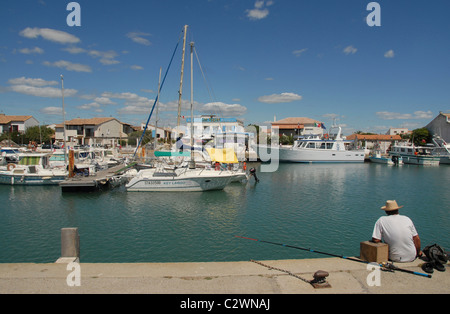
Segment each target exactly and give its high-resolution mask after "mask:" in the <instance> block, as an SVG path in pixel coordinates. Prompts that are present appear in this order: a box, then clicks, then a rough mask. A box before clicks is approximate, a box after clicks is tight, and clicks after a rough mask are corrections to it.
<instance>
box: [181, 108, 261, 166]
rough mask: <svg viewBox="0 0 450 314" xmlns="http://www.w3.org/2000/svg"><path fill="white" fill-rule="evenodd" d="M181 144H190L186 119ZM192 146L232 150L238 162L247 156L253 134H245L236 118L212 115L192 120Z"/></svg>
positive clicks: (243, 128)
mask: <svg viewBox="0 0 450 314" xmlns="http://www.w3.org/2000/svg"><path fill="white" fill-rule="evenodd" d="M186 122H187V126H186V130H185V133H184V132H183V135H184V137H183V142H184V143H185V144H187V145H189V143H190V134H191V119H190V118H187V119H186ZM193 128H194V133H193V134H194V145H197V146H200V145H202V146H205V145H209V146H212V147H215V148H233V149H234V151H235V152H236V154H237V157H238V159H239V160H244V159H245V158H246V155H249V154H250V153H251V152H250V147H251V144H252V143H253V141H254V136H255V134H254V133H250V132H247V131H246V130H245V127H244V122H243V121H241V120H238V119H236V118H217V117H216V116H214V115H209V116H201V117H200V118H194V123H193Z"/></svg>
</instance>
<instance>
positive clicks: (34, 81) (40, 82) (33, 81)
mask: <svg viewBox="0 0 450 314" xmlns="http://www.w3.org/2000/svg"><path fill="white" fill-rule="evenodd" d="M8 83H9V84H11V85H30V86H35V87H42V86H49V85H58V82H57V81H46V80H44V79H41V78H26V77H24V76H22V77H18V78H13V79H10V80H8Z"/></svg>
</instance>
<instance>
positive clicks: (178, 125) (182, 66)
mask: <svg viewBox="0 0 450 314" xmlns="http://www.w3.org/2000/svg"><path fill="white" fill-rule="evenodd" d="M187 28H188V26H187V25H184V39H183V55H182V57H181V79H180V90H179V91H178V116H177V133H178V128H179V127H180V117H181V95H182V94H183V76H184V54H185V52H186V33H187Z"/></svg>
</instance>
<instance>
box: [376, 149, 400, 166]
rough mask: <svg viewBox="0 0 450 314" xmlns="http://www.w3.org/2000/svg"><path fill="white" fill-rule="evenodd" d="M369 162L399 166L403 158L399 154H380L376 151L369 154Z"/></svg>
mask: <svg viewBox="0 0 450 314" xmlns="http://www.w3.org/2000/svg"><path fill="white" fill-rule="evenodd" d="M369 160H370V162H373V163H377V164H387V165H389V166H401V165H403V158H402V157H401V156H388V155H382V154H381V152H379V151H377V152H375V154H373V155H370V156H369Z"/></svg>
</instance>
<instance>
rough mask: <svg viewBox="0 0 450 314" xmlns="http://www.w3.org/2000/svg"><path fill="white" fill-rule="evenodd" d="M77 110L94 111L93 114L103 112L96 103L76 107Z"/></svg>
mask: <svg viewBox="0 0 450 314" xmlns="http://www.w3.org/2000/svg"><path fill="white" fill-rule="evenodd" d="M77 108H78V109H82V110H94V111H95V112H103V109H101V108H100V104H98V103H96V102H92V103H90V104H84V105H81V106H77Z"/></svg>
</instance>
